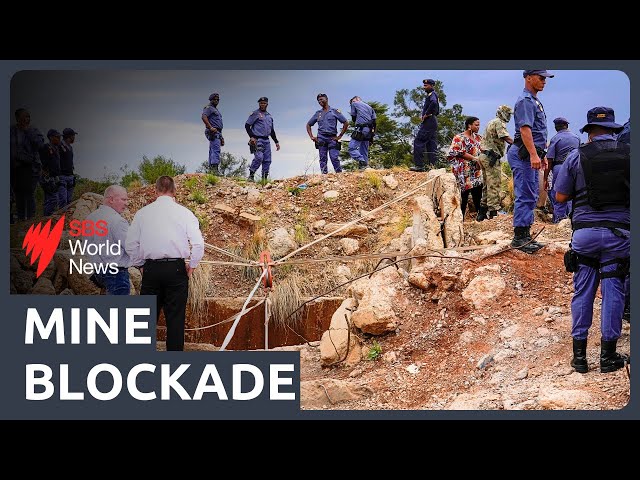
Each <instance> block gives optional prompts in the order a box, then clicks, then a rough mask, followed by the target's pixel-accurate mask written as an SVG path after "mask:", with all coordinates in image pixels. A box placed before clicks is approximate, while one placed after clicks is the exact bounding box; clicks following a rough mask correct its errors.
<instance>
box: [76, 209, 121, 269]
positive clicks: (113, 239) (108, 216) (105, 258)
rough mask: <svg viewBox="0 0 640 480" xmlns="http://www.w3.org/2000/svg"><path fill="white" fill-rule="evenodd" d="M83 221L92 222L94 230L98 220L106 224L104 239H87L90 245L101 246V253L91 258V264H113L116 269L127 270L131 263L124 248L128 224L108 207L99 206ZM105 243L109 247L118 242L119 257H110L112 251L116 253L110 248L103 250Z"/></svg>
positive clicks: (96, 236) (95, 237)
mask: <svg viewBox="0 0 640 480" xmlns="http://www.w3.org/2000/svg"><path fill="white" fill-rule="evenodd" d="M85 220H92V221H93V224H94V229H95V228H96V225H95V224H96V223H97V222H99V221H100V220H104V221H106V222H107V229H108V233H107V234H106V235H105V236H104V237H100V236H98V235H95V234H94V235H93V237H91V238H90V239H88V240H89V242H90V243H93V244H95V245H103V248H102V252H100V253H98V254H97V255H94V256H92V260H93V262H94V263H102V264H107V263H115V264H116V265H118V267H126V268H129V267H130V266H131V265H132V263H131V259H130V258H129V255H128V254H127V252H126V251H125V247H124V244H125V240H126V238H127V231H128V230H129V222H127V221H126V220H125V219H124V218H122V215H120V214H119V213H118V212H116V211H115V210H114V209H113V208H111V207H110V206H108V205H100V207H98V209H97V210H95V211H93V212H91V213H90V214H89V215H87V218H86V219H85ZM94 231H95V230H94ZM107 241H108V242H109V244H110V245H117V244H118V242H120V249H119V251H120V255H112V253H111V252H112V251H117V249H115V248H114V249H113V250H112V249H111V248H105V247H106V245H107ZM89 242H87V243H89Z"/></svg>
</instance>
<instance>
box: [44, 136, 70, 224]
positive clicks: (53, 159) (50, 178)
mask: <svg viewBox="0 0 640 480" xmlns="http://www.w3.org/2000/svg"><path fill="white" fill-rule="evenodd" d="M47 138H48V139H49V143H46V144H45V145H44V147H42V149H41V150H40V160H41V161H42V179H41V180H40V186H41V187H42V190H43V191H44V215H45V217H48V216H49V215H51V214H52V213H53V212H55V211H56V210H58V209H59V208H62V207H63V206H64V205H66V204H67V203H66V202H67V189H66V188H65V187H64V186H63V185H62V184H61V183H60V144H61V142H62V134H61V133H60V132H58V131H57V130H54V129H51V130H49V131H48V132H47Z"/></svg>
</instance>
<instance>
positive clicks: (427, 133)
mask: <svg viewBox="0 0 640 480" xmlns="http://www.w3.org/2000/svg"><path fill="white" fill-rule="evenodd" d="M435 84H436V81H435V80H433V79H431V78H427V79H425V80H422V87H423V88H424V90H425V92H427V98H425V100H424V105H423V106H422V112H421V113H420V128H419V130H418V134H417V135H416V138H415V140H414V141H413V163H414V164H415V165H414V166H413V167H411V168H409V170H412V171H414V172H424V154H425V151H426V153H427V158H428V159H429V165H435V163H436V159H437V157H436V150H437V148H438V144H437V142H436V138H437V136H438V119H437V118H436V117H437V115H438V114H439V113H440V103H439V102H438V94H437V93H436V91H435V90H434V89H433V87H434V85H435Z"/></svg>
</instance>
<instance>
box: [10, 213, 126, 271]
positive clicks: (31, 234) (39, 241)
mask: <svg viewBox="0 0 640 480" xmlns="http://www.w3.org/2000/svg"><path fill="white" fill-rule="evenodd" d="M64 218H65V216H64V215H63V216H62V217H60V219H59V220H58V221H57V222H56V224H55V225H54V226H53V228H52V227H51V220H49V221H48V222H46V223H45V225H44V226H42V222H40V223H38V224H37V225H35V224H33V225H31V227H29V230H28V231H27V233H26V235H25V236H24V240H23V242H22V249H23V250H24V251H25V254H26V255H27V257H29V258H30V264H31V265H33V264H34V263H35V262H36V261H37V262H38V267H37V269H36V278H39V277H40V275H42V272H44V271H45V269H46V268H47V266H48V265H49V263H51V260H52V259H53V256H54V254H55V252H56V250H57V249H58V245H59V244H60V239H61V238H62V231H63V229H64ZM108 233H109V228H108V225H107V221H106V220H98V221H97V222H93V221H92V220H71V222H69V236H70V237H72V238H70V239H69V240H68V242H69V245H68V249H69V250H71V255H72V256H80V257H81V258H77V259H75V258H73V257H72V258H69V273H70V274H72V273H83V274H86V275H91V274H94V273H100V274H103V273H107V272H108V273H111V274H116V273H118V264H117V263H115V262H111V263H102V262H94V261H88V260H86V258H97V257H96V256H97V255H100V256H102V255H113V256H119V255H121V254H122V248H123V247H122V245H121V242H120V241H119V240H118V242H116V243H111V242H110V241H109V240H106V242H105V241H101V240H99V239H95V240H94V237H100V238H104V237H106V236H107V234H108ZM82 237H84V238H82ZM90 239H91V241H90ZM82 257H84V258H82Z"/></svg>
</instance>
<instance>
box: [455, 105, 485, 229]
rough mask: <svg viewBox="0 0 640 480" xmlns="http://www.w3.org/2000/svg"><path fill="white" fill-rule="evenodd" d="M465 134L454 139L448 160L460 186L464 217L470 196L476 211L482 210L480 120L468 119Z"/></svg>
mask: <svg viewBox="0 0 640 480" xmlns="http://www.w3.org/2000/svg"><path fill="white" fill-rule="evenodd" d="M464 129H465V130H464V132H462V133H459V134H458V135H456V136H454V137H453V140H452V141H451V147H450V148H449V154H448V156H447V159H448V160H449V161H450V162H451V167H452V169H453V174H454V175H455V177H456V180H457V181H458V185H459V186H460V192H461V194H462V205H461V208H462V217H463V218H464V213H465V211H466V210H467V202H468V200H469V194H471V198H472V199H473V205H474V206H475V207H476V211H478V210H479V209H480V200H481V199H482V169H481V167H480V162H479V160H478V156H479V155H480V140H482V136H481V135H478V130H480V120H479V119H478V117H467V118H466V120H465V121H464Z"/></svg>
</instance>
